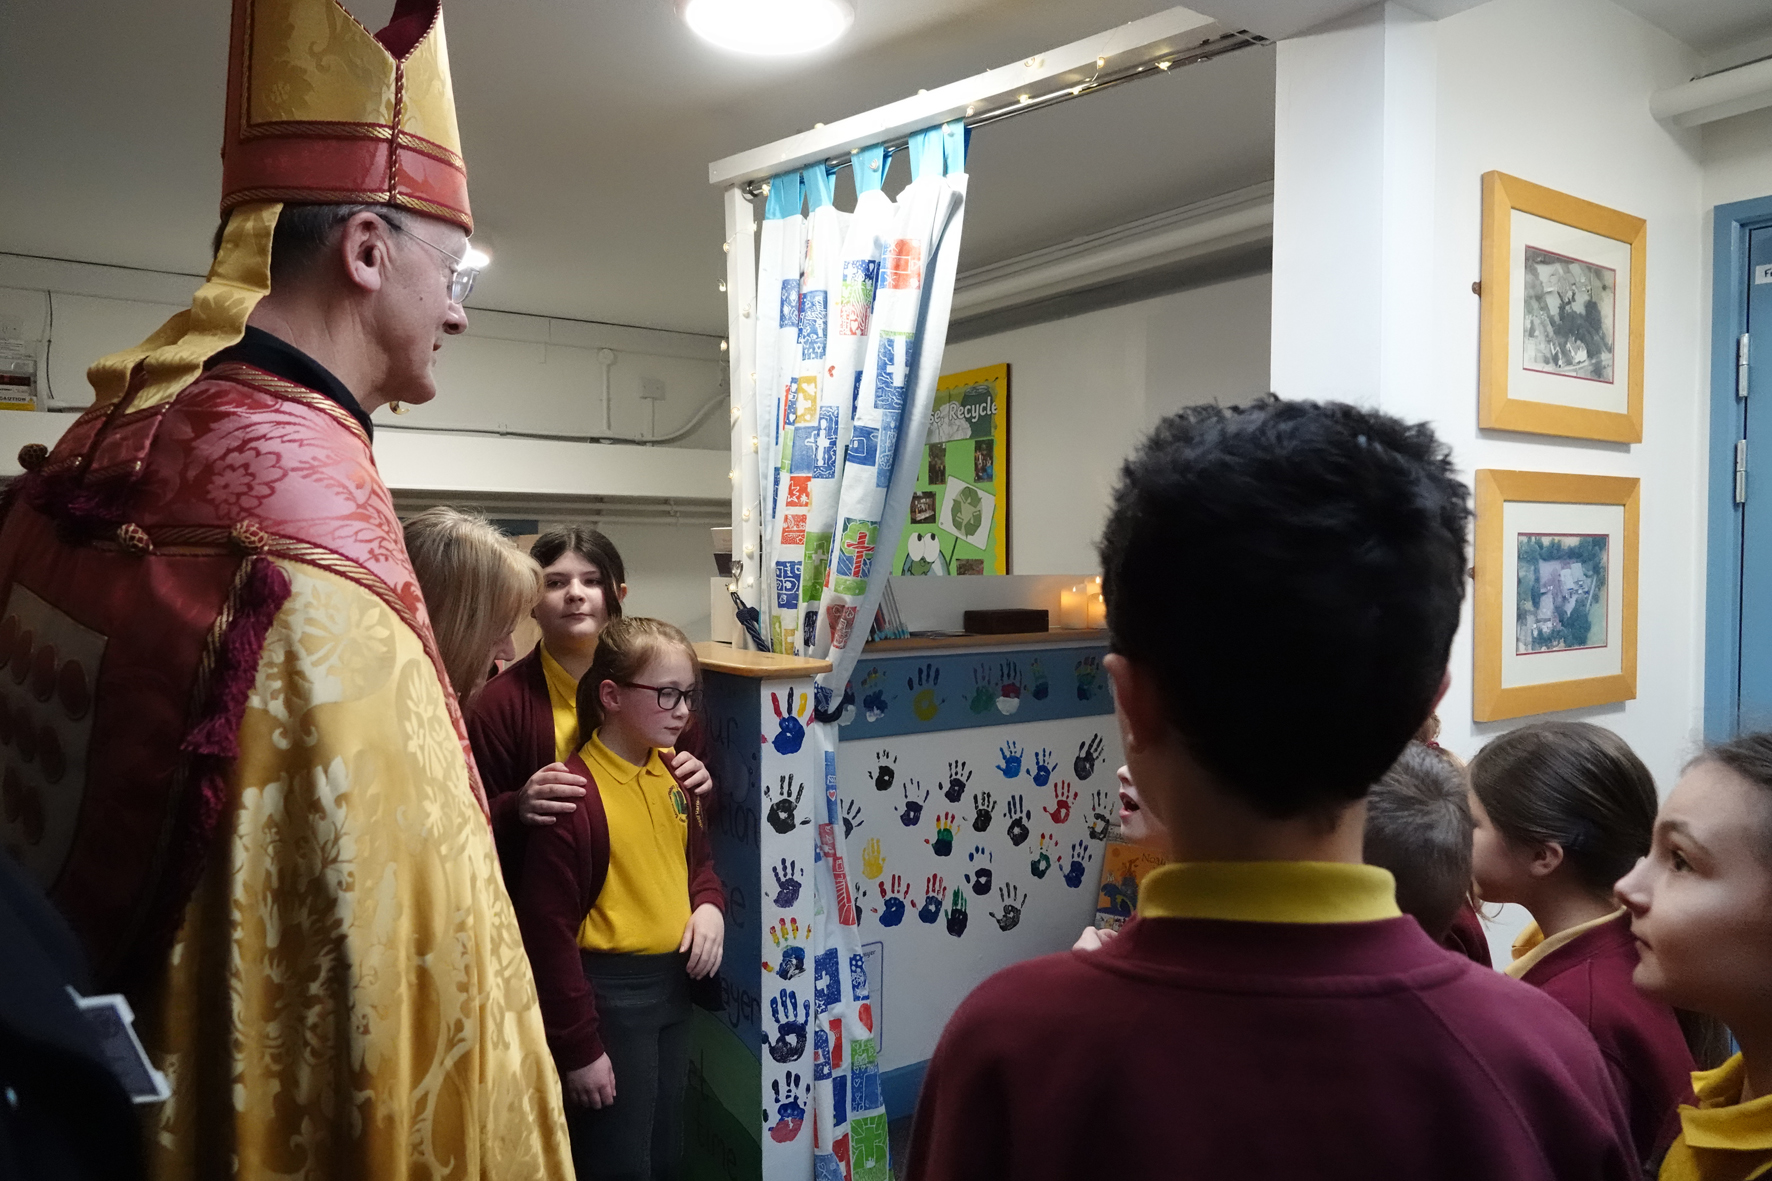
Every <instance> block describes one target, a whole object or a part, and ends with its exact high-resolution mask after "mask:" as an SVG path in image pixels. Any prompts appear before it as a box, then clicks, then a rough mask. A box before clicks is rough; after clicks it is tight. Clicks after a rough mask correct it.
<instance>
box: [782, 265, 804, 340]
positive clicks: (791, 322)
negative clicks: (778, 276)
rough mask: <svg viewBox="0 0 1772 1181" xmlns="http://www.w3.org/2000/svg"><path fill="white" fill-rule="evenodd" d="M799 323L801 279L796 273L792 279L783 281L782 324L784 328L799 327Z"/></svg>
mask: <svg viewBox="0 0 1772 1181" xmlns="http://www.w3.org/2000/svg"><path fill="white" fill-rule="evenodd" d="M799 323H800V279H799V276H797V275H796V276H795V277H794V278H792V279H783V280H782V281H781V317H780V324H781V326H782V327H783V328H794V327H797V326H798V325H799Z"/></svg>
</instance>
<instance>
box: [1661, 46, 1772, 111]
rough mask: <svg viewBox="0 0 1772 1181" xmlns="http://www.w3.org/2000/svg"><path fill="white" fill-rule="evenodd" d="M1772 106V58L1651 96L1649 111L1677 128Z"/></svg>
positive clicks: (1672, 87) (1685, 83) (1697, 79)
mask: <svg viewBox="0 0 1772 1181" xmlns="http://www.w3.org/2000/svg"><path fill="white" fill-rule="evenodd" d="M1764 107H1772V58H1767V59H1765V60H1762V61H1757V62H1749V63H1748V64H1747V65H1745V66H1736V67H1735V68H1734V69H1732V70H1722V71H1719V72H1718V73H1715V74H1709V75H1707V76H1705V77H1703V78H1694V79H1692V80H1691V81H1690V82H1681V83H1680V84H1679V85H1677V86H1669V87H1668V88H1667V89H1665V90H1657V91H1656V92H1655V93H1654V94H1652V95H1650V96H1649V113H1650V114H1651V115H1653V116H1655V118H1657V119H1659V120H1660V121H1661V122H1663V123H1671V124H1673V125H1674V126H1675V127H1698V126H1701V125H1702V124H1705V123H1714V122H1716V121H1717V120H1718V119H1727V118H1729V116H1731V115H1741V114H1745V113H1746V112H1748V111H1758V110H1760V109H1762V108H1764Z"/></svg>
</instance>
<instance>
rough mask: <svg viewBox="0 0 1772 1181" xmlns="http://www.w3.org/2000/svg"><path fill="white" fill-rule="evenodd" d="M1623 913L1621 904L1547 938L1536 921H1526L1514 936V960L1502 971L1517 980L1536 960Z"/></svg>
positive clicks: (1531, 967) (1533, 965)
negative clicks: (1613, 909) (1612, 909)
mask: <svg viewBox="0 0 1772 1181" xmlns="http://www.w3.org/2000/svg"><path fill="white" fill-rule="evenodd" d="M1623 913H1624V907H1622V906H1621V907H1619V908H1618V909H1617V910H1615V911H1613V912H1612V913H1611V914H1603V915H1601V916H1600V917H1599V918H1597V919H1589V920H1588V921H1587V922H1585V923H1577V924H1575V926H1573V927H1570V928H1569V929H1568V930H1567V931H1558V932H1557V933H1556V934H1555V935H1552V936H1551V937H1550V938H1549V939H1546V938H1545V937H1544V932H1543V931H1541V930H1539V929H1538V924H1537V923H1527V924H1526V926H1525V928H1524V929H1523V930H1522V931H1521V932H1520V933H1519V935H1517V936H1515V938H1514V962H1513V963H1511V964H1509V965H1508V966H1507V967H1505V968H1503V969H1502V971H1503V972H1506V973H1507V974H1508V975H1509V976H1512V977H1513V978H1514V979H1515V980H1518V979H1519V978H1520V977H1522V976H1524V975H1525V974H1526V973H1527V972H1530V971H1531V970H1532V969H1533V968H1534V967H1536V966H1537V964H1538V961H1540V960H1542V959H1543V958H1544V957H1545V956H1547V955H1549V954H1550V953H1551V952H1553V951H1555V950H1557V948H1559V947H1564V946H1566V945H1568V944H1570V943H1573V942H1575V940H1577V939H1579V938H1581V937H1582V936H1583V935H1585V934H1587V933H1588V932H1589V931H1592V930H1594V929H1595V928H1598V927H1603V926H1605V925H1606V924H1607V923H1609V922H1611V921H1612V920H1613V919H1615V918H1617V917H1618V916H1619V915H1621V914H1623Z"/></svg>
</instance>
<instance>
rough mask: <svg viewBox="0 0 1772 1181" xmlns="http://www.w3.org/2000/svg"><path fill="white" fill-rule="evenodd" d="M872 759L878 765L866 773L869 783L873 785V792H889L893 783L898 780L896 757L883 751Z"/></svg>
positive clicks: (889, 752)
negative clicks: (877, 761) (876, 761)
mask: <svg viewBox="0 0 1772 1181" xmlns="http://www.w3.org/2000/svg"><path fill="white" fill-rule="evenodd" d="M874 758H875V759H877V760H879V763H880V765H879V766H878V767H877V768H875V769H874V770H872V771H869V772H868V779H869V781H870V782H872V783H873V785H874V790H875V791H891V790H892V784H893V781H895V780H896V779H897V778H898V770H897V766H896V764H897V763H898V757H897V756H896V755H894V754H893V753H892V752H891V751H889V750H883V751H879V752H877V753H876V754H875V755H874Z"/></svg>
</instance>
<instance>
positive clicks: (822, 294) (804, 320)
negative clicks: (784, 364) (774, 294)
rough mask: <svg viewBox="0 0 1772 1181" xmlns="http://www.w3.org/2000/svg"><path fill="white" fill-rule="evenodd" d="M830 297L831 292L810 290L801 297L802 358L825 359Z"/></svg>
mask: <svg viewBox="0 0 1772 1181" xmlns="http://www.w3.org/2000/svg"><path fill="white" fill-rule="evenodd" d="M829 299H830V293H829V292H826V291H808V292H806V293H805V294H804V295H802V296H801V297H800V357H801V359H802V360H807V361H822V360H824V354H825V333H826V331H827V328H826V322H827V318H828V316H829Z"/></svg>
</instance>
